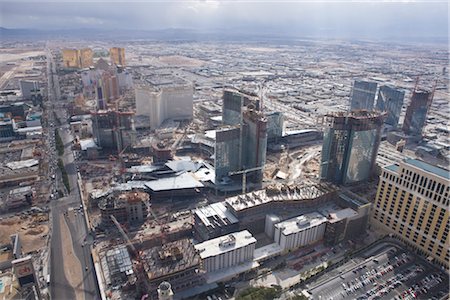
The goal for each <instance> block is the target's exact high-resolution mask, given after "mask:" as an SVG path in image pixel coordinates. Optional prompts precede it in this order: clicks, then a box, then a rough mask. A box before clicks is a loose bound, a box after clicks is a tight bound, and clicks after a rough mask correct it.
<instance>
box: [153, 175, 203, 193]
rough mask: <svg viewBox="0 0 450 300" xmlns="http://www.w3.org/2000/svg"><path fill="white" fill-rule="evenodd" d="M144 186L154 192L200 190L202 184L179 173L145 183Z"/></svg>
mask: <svg viewBox="0 0 450 300" xmlns="http://www.w3.org/2000/svg"><path fill="white" fill-rule="evenodd" d="M145 185H146V186H147V187H148V188H149V189H150V190H152V191H154V192H161V191H170V190H181V189H194V188H201V187H203V184H202V183H201V182H200V181H198V180H197V179H195V178H194V177H193V176H192V174H190V173H186V172H185V173H181V174H178V175H176V176H172V177H166V178H161V179H157V180H152V181H146V182H145Z"/></svg>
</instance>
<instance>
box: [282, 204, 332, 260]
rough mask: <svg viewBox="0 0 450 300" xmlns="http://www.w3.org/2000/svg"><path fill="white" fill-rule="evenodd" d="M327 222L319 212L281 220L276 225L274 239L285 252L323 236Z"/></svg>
mask: <svg viewBox="0 0 450 300" xmlns="http://www.w3.org/2000/svg"><path fill="white" fill-rule="evenodd" d="M326 222H327V218H325V217H324V216H323V215H321V214H319V213H318V212H313V213H309V214H306V215H302V216H300V217H296V218H292V219H289V220H286V221H283V222H280V223H278V224H276V225H275V236H274V240H275V242H276V243H278V244H279V245H280V247H281V248H282V249H283V252H287V251H289V250H294V249H297V248H299V247H303V246H307V245H309V244H312V243H314V242H316V241H319V240H321V239H322V238H323V235H324V233H325V227H326Z"/></svg>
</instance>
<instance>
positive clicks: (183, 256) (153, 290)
mask: <svg viewBox="0 0 450 300" xmlns="http://www.w3.org/2000/svg"><path fill="white" fill-rule="evenodd" d="M141 261H142V262H143V263H144V265H145V272H146V273H147V276H148V280H149V289H150V291H149V293H150V298H151V299H157V289H158V286H159V285H160V284H161V282H163V281H167V282H170V284H171V285H172V289H173V292H174V293H175V294H177V293H178V292H180V291H183V290H186V289H188V288H191V287H194V286H197V285H202V284H203V283H204V277H203V271H201V266H200V256H199V255H198V252H197V250H196V249H195V248H194V245H193V244H192V241H191V240H190V239H181V240H178V241H175V242H171V243H167V244H164V245H163V246H158V247H153V248H151V249H147V250H144V251H142V254H141Z"/></svg>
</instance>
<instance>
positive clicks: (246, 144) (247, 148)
mask: <svg viewBox="0 0 450 300" xmlns="http://www.w3.org/2000/svg"><path fill="white" fill-rule="evenodd" d="M243 121H244V126H242V129H241V130H243V133H242V135H243V137H244V138H243V140H242V168H243V169H244V170H246V169H251V168H257V167H262V168H263V167H264V165H265V163H266V152H267V118H266V116H265V115H264V114H263V113H262V112H260V111H257V110H255V109H251V108H248V109H247V110H246V111H244V113H243ZM263 172H264V170H263V169H261V170H258V171H255V172H252V173H251V174H249V178H250V179H251V178H253V180H254V181H255V182H261V181H262V178H263Z"/></svg>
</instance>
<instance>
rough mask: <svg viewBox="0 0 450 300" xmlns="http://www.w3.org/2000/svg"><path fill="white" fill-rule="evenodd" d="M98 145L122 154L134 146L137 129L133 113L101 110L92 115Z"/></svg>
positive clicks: (93, 129)
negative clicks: (127, 148)
mask: <svg viewBox="0 0 450 300" xmlns="http://www.w3.org/2000/svg"><path fill="white" fill-rule="evenodd" d="M91 117H92V131H93V133H94V137H95V140H96V144H97V145H98V146H99V147H101V148H103V149H107V150H115V151H117V152H121V151H122V150H124V149H125V148H126V147H130V146H132V145H133V144H134V142H135V138H136V129H135V127H134V119H133V117H134V113H133V112H119V111H113V110H107V111H105V110H100V111H97V112H92V113H91Z"/></svg>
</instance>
